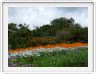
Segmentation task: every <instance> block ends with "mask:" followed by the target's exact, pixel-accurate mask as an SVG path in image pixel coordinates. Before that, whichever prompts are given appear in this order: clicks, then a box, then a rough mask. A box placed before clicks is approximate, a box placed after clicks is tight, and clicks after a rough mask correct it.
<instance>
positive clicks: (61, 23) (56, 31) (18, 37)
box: [8, 18, 88, 49]
mask: <svg viewBox="0 0 96 74" xmlns="http://www.w3.org/2000/svg"><path fill="white" fill-rule="evenodd" d="M28 27H29V26H28V25H26V24H18V25H17V24H15V23H9V24H8V46H9V49H16V48H25V47H32V46H37V45H47V44H56V43H73V42H88V27H82V26H81V25H80V24H78V23H75V21H74V19H73V18H70V19H68V18H57V19H54V20H52V21H51V22H50V24H45V25H43V26H40V27H38V26H37V27H35V29H33V30H30V29H29V28H28Z"/></svg>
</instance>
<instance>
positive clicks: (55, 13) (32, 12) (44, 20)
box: [8, 7, 88, 29]
mask: <svg viewBox="0 0 96 74" xmlns="http://www.w3.org/2000/svg"><path fill="white" fill-rule="evenodd" d="M60 17H66V18H71V17H72V18H74V20H75V22H76V23H80V24H81V25H82V26H87V25H88V8H87V7H9V8H8V23H11V22H13V23H17V24H20V23H22V24H23V23H26V24H28V25H29V26H30V28H31V29H33V28H34V26H42V25H44V24H49V23H50V21H52V20H53V19H55V18H60Z"/></svg>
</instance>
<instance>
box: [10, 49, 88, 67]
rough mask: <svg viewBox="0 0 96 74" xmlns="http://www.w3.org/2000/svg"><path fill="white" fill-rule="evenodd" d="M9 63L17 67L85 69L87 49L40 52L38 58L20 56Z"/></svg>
mask: <svg viewBox="0 0 96 74" xmlns="http://www.w3.org/2000/svg"><path fill="white" fill-rule="evenodd" d="M9 62H12V63H15V64H16V66H17V67H24V66H32V67H87V66H88V48H80V49H77V50H67V51H65V50H62V51H54V52H41V53H40V56H37V55H32V56H26V57H24V56H22V57H17V58H16V59H15V60H14V61H13V60H9ZM9 66H10V65H9Z"/></svg>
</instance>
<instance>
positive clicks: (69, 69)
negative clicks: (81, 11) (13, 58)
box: [2, 1, 94, 73]
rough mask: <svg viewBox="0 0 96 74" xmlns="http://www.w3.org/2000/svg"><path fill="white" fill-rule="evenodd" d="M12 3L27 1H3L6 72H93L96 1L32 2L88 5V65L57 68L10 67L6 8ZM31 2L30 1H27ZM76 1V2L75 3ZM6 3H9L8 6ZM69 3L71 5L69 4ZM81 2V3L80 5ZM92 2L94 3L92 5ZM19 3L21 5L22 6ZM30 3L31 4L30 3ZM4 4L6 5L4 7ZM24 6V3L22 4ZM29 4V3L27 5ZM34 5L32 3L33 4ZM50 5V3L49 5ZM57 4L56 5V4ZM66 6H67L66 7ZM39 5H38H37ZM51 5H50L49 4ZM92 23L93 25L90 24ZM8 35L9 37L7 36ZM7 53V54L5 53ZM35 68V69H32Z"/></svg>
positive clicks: (4, 68)
mask: <svg viewBox="0 0 96 74" xmlns="http://www.w3.org/2000/svg"><path fill="white" fill-rule="evenodd" d="M10 3H11V5H12V7H15V6H16V7H18V6H17V5H16V4H15V3H17V4H18V3H20V5H21V4H22V3H23V4H24V3H25V4H26V2H17V1H16V2H6V1H5V2H2V18H3V19H2V29H3V31H2V38H3V42H2V43H3V46H2V47H3V55H2V56H3V66H2V69H3V71H4V72H32V73H46V72H47V73H69V72H93V54H94V53H93V51H94V50H93V49H94V47H93V41H94V35H93V33H94V31H93V30H94V17H93V15H94V2H93V1H92V2H87V1H86V2H66V1H65V2H64V1H63V2H31V3H33V6H34V5H35V7H36V4H38V3H39V4H41V3H43V5H45V6H46V3H47V4H48V3H51V5H50V6H54V5H53V4H54V3H57V5H58V4H59V5H61V6H62V5H63V4H65V5H66V3H67V5H66V6H67V7H68V6H70V4H71V6H70V7H72V6H73V7H88V18H89V19H88V20H89V22H88V23H89V24H88V67H55V69H54V68H53V67H31V68H30V67H22V68H21V67H18V68H17V67H8V50H7V52H6V49H8V25H6V24H8V13H6V12H5V11H6V9H7V12H8V8H7V7H9V6H10ZM27 3H29V2H27ZM74 3H75V4H74ZM4 4H8V5H9V6H8V5H7V6H6V5H4ZM68 4H69V5H68ZM78 4H79V5H78ZM90 4H92V5H90ZM20 5H19V7H20ZM28 5H29V4H28ZM3 6H4V7H3ZM21 6H22V5H21ZM26 6H27V5H26ZM31 6H32V5H31ZM47 6H48V5H47ZM55 6H56V5H55ZM66 6H65V7H66ZM23 7H25V5H23ZM37 7H38V6H37ZM48 7H49V6H48ZM90 24H91V25H90ZM6 37H7V38H6ZM5 54H6V55H5ZM32 70H33V71H32Z"/></svg>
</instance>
